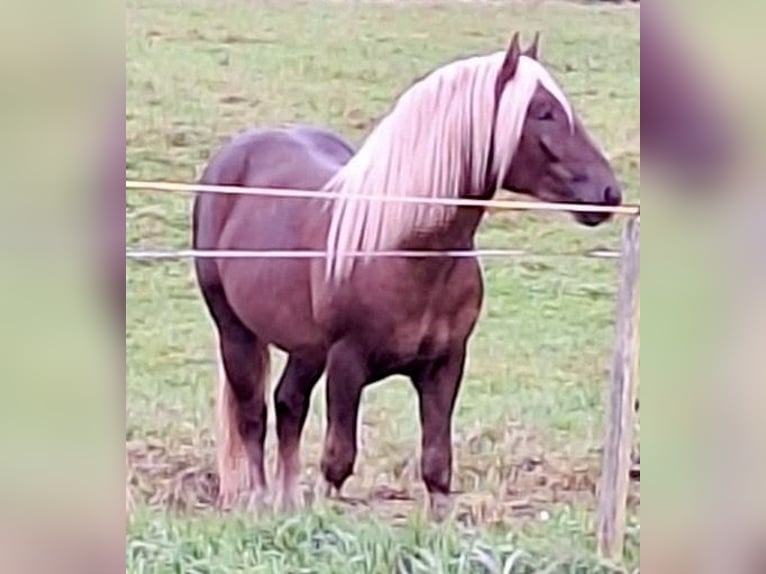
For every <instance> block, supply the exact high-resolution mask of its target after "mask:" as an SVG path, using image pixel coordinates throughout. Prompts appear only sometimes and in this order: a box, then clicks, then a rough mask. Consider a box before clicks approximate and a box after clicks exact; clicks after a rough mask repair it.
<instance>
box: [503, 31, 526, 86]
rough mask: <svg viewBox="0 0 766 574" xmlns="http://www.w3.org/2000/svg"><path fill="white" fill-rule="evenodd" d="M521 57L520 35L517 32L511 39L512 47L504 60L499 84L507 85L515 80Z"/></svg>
mask: <svg viewBox="0 0 766 574" xmlns="http://www.w3.org/2000/svg"><path fill="white" fill-rule="evenodd" d="M520 57H521V47H520V46H519V33H518V32H516V33H515V34H514V35H513V38H511V45H510V46H509V47H508V51H507V52H506V53H505V60H503V67H502V68H500V75H499V77H498V82H500V83H502V84H505V83H506V82H509V81H510V80H512V79H513V77H514V76H515V75H516V69H517V68H518V66H519V58H520Z"/></svg>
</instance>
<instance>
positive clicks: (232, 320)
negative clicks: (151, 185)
mask: <svg viewBox="0 0 766 574" xmlns="http://www.w3.org/2000/svg"><path fill="white" fill-rule="evenodd" d="M200 284H201V287H202V294H203V297H204V299H205V302H206V304H207V306H208V309H209V310H210V313H211V315H212V317H213V320H214V322H215V324H216V328H217V330H218V343H219V345H218V346H219V349H218V352H219V358H220V365H219V366H220V380H219V395H218V445H217V451H218V475H219V481H220V488H219V503H220V504H221V505H222V506H229V505H231V504H232V503H234V502H235V500H236V499H237V497H238V495H239V493H240V492H242V491H243V490H252V491H253V494H254V495H255V498H256V501H262V499H263V498H264V497H265V495H266V473H265V469H264V461H263V446H264V441H265V438H266V402H265V393H266V382H267V379H268V371H269V351H268V347H267V346H266V345H265V344H264V343H263V342H261V341H259V340H258V338H257V337H256V336H255V335H254V334H253V333H252V332H251V331H250V330H249V329H248V328H247V327H246V326H245V325H244V324H243V323H242V322H241V321H240V320H239V318H238V317H237V316H236V314H235V313H234V311H233V309H231V307H230V306H229V304H228V301H227V300H226V295H225V293H224V291H223V288H222V287H221V286H220V284H216V283H212V284H211V283H210V282H203V281H201V282H200Z"/></svg>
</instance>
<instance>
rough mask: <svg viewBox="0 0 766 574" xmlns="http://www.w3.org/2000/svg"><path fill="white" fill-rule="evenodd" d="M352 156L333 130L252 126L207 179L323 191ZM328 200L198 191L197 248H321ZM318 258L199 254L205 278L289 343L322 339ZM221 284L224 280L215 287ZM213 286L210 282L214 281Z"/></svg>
mask: <svg viewBox="0 0 766 574" xmlns="http://www.w3.org/2000/svg"><path fill="white" fill-rule="evenodd" d="M352 155H353V148H351V146H350V145H349V144H347V143H346V142H345V141H344V140H342V139H341V138H339V137H338V136H336V135H334V134H332V133H331V132H328V131H325V130H322V129H320V128H312V127H309V126H298V127H295V128H277V129H267V130H251V131H248V132H244V133H242V134H239V135H238V136H235V137H234V138H233V139H231V140H230V141H229V142H227V143H226V144H224V145H223V146H222V147H221V148H220V149H219V150H218V152H217V153H215V154H214V155H213V156H212V158H211V159H210V162H209V163H208V165H207V167H206V169H205V171H204V173H203V175H202V178H201V183H203V184H211V185H231V186H245V187H264V188H285V189H302V190H318V189H320V188H321V187H322V186H323V185H324V184H325V183H326V182H327V181H328V180H329V179H330V178H331V177H332V176H333V175H334V174H335V173H336V172H337V171H338V170H339V169H340V168H341V167H342V166H343V165H344V164H345V163H346V162H347V161H348V160H349V159H350V158H351V156H352ZM326 203H327V202H326V200H321V199H305V198H287V197H284V198H283V197H258V196H251V195H233V194H204V193H201V194H198V195H197V197H196V198H195V204H194V214H193V219H194V222H193V227H194V231H193V234H194V246H195V248H197V249H221V250H259V251H273V250H278V251H295V250H322V249H324V241H325V238H326V230H327V225H328V223H329V215H328V213H327V212H326V210H325V209H323V206H325V205H326ZM311 264H312V262H311V260H308V259H297V258H277V259H254V258H249V259H247V258H236V259H233V258H228V259H219V260H197V276H198V281H199V283H200V285H201V287H202V288H203V290H204V289H205V288H206V286H205V285H206V284H207V285H208V286H209V285H213V286H214V288H221V289H223V291H224V292H225V293H226V299H227V302H228V304H229V305H230V306H231V308H232V309H233V310H234V312H235V313H236V314H237V316H238V317H239V318H240V320H241V321H242V322H243V323H244V324H245V325H247V326H248V327H249V328H250V329H251V330H252V331H254V332H256V333H258V334H259V335H261V336H263V337H264V338H265V339H267V340H269V341H270V342H273V343H275V344H277V345H279V346H281V347H283V348H288V347H291V346H295V345H308V344H312V341H313V340H314V339H316V328H315V325H314V324H313V317H312V309H311V290H310V274H311ZM215 286H218V287H215ZM208 288H209V287H208Z"/></svg>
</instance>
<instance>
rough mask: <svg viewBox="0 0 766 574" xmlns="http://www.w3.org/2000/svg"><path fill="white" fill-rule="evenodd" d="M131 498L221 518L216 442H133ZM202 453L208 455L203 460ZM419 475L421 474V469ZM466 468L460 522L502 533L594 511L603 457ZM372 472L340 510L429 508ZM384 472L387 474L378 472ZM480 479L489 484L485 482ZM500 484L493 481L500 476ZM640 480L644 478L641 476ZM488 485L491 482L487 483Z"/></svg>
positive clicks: (419, 492) (409, 479) (402, 515)
mask: <svg viewBox="0 0 766 574" xmlns="http://www.w3.org/2000/svg"><path fill="white" fill-rule="evenodd" d="M126 447H127V458H128V461H127V464H128V477H127V481H128V485H127V491H128V492H127V493H128V496H129V498H130V499H131V501H132V504H141V505H142V506H148V507H150V508H154V509H158V510H173V511H181V512H189V511H200V510H202V511H204V510H214V509H215V508H216V505H215V501H216V497H217V493H218V478H217V475H216V472H215V464H214V461H213V458H212V453H213V452H214V451H213V445H212V441H210V440H209V439H205V440H204V441H203V444H199V442H197V441H189V442H186V443H184V442H173V443H172V444H168V443H164V442H162V441H159V440H143V441H141V440H133V441H129V442H128V443H127V444H126ZM200 453H202V454H200ZM414 462H415V461H413V465H412V466H413V467H416V464H414ZM465 462H466V464H465V465H459V466H458V468H457V469H456V473H455V476H454V479H453V483H454V489H455V490H454V493H455V495H456V497H455V500H456V518H457V519H458V520H459V521H460V522H462V523H464V524H466V525H478V524H481V525H500V524H503V523H508V522H516V521H518V520H520V519H522V520H523V519H534V520H547V519H548V517H550V515H551V513H552V511H554V510H555V508H556V507H557V506H560V505H569V504H571V505H575V506H577V507H579V508H586V509H593V508H595V505H596V488H597V484H598V479H599V473H600V468H599V456H598V453H594V454H593V455H592V456H590V457H587V458H583V459H580V460H576V461H573V460H568V459H566V458H564V457H562V456H560V455H557V454H555V453H554V454H552V455H549V456H541V455H531V456H522V457H520V458H518V459H516V460H514V461H513V462H512V463H510V464H508V463H504V464H497V463H494V464H492V463H491V464H489V465H488V466H484V467H479V468H476V467H474V466H472V464H471V462H472V461H471V460H470V457H468V459H467V460H466V461H465ZM373 470H374V472H373V473H370V469H369V468H367V469H365V472H364V474H365V475H367V476H371V475H372V474H374V475H375V476H377V477H379V479H378V480H376V481H374V482H375V483H374V484H372V482H373V481H371V480H365V481H361V482H360V481H354V480H352V481H350V482H349V485H348V488H347V489H345V490H344V498H343V499H341V500H340V501H334V502H333V503H332V504H333V505H334V506H336V507H338V509H340V510H341V511H343V512H349V513H355V512H360V513H369V512H373V513H374V514H375V515H376V516H379V517H381V518H384V519H388V520H391V521H393V522H399V521H405V520H408V519H409V518H410V517H411V516H412V513H413V512H414V511H417V510H418V509H421V508H423V507H424V504H425V501H424V496H423V487H422V485H421V483H420V481H419V478H418V477H417V476H414V475H412V473H409V472H405V473H402V472H401V471H400V470H397V471H394V472H391V471H390V469H385V468H381V469H373ZM377 470H380V471H381V472H377ZM477 473H481V474H482V476H480V477H478V476H477ZM493 473H494V476H488V474H493ZM632 474H634V475H635V476H637V477H638V476H640V471H638V469H637V468H636V469H634V471H633V473H632ZM304 476H305V477H306V482H305V483H304V493H305V498H306V501H307V503H309V504H310V503H312V501H313V500H315V499H316V495H317V492H318V490H319V488H318V483H317V476H318V473H317V469H316V468H314V466H311V465H309V466H307V468H306V471H305V472H304ZM480 479H484V480H480ZM628 503H629V506H630V507H631V508H633V509H637V508H638V507H639V505H640V483H639V479H637V478H636V479H634V480H632V481H631V491H630V497H629V501H628Z"/></svg>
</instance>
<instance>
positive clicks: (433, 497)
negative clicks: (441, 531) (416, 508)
mask: <svg viewBox="0 0 766 574" xmlns="http://www.w3.org/2000/svg"><path fill="white" fill-rule="evenodd" d="M452 506H453V505H452V500H451V498H450V496H449V495H448V494H442V493H438V492H432V493H429V494H428V518H429V520H431V521H433V522H444V521H445V520H446V519H447V518H448V517H449V515H450V514H451V513H452Z"/></svg>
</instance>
